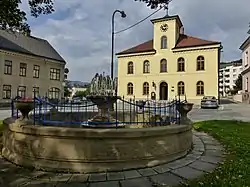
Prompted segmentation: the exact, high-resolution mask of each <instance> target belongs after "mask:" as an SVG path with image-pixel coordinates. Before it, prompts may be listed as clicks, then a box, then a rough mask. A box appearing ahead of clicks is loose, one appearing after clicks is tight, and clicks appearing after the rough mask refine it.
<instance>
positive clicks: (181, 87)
mask: <svg viewBox="0 0 250 187" xmlns="http://www.w3.org/2000/svg"><path fill="white" fill-rule="evenodd" d="M177 88H178V95H185V85H184V82H182V81H180V82H178V84H177Z"/></svg>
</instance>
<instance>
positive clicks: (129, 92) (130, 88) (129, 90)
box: [127, 82, 134, 95]
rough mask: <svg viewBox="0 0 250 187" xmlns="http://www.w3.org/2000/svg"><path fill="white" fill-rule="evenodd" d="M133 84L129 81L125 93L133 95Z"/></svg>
mask: <svg viewBox="0 0 250 187" xmlns="http://www.w3.org/2000/svg"><path fill="white" fill-rule="evenodd" d="M133 91H134V90H133V84H132V83H131V82H130V83H128V88H127V94H128V95H133Z"/></svg>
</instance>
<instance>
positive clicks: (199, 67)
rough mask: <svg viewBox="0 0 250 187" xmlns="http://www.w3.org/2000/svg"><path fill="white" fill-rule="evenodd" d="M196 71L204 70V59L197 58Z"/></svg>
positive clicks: (201, 57)
mask: <svg viewBox="0 0 250 187" xmlns="http://www.w3.org/2000/svg"><path fill="white" fill-rule="evenodd" d="M196 69H197V71H202V70H205V59H204V57H203V56H198V58H197V67H196Z"/></svg>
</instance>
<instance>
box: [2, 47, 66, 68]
mask: <svg viewBox="0 0 250 187" xmlns="http://www.w3.org/2000/svg"><path fill="white" fill-rule="evenodd" d="M0 53H3V54H7V55H10V56H16V57H22V58H26V59H29V60H36V61H44V62H48V63H57V64H62V65H65V64H66V62H61V61H56V60H52V59H48V58H42V57H38V56H33V55H25V54H22V53H17V52H11V51H7V50H2V49H0Z"/></svg>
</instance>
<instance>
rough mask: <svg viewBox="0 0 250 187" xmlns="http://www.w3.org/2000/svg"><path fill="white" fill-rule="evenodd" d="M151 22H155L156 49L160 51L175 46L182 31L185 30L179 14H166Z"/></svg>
mask: <svg viewBox="0 0 250 187" xmlns="http://www.w3.org/2000/svg"><path fill="white" fill-rule="evenodd" d="M151 22H152V23H153V24H154V44H153V45H154V49H155V50H156V51H159V52H160V51H161V50H171V49H172V48H174V47H175V45H176V42H177V40H178V39H179V35H180V33H181V32H184V31H183V25H182V22H181V20H180V18H179V16H178V15H176V16H165V17H162V18H157V19H153V20H151Z"/></svg>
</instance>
